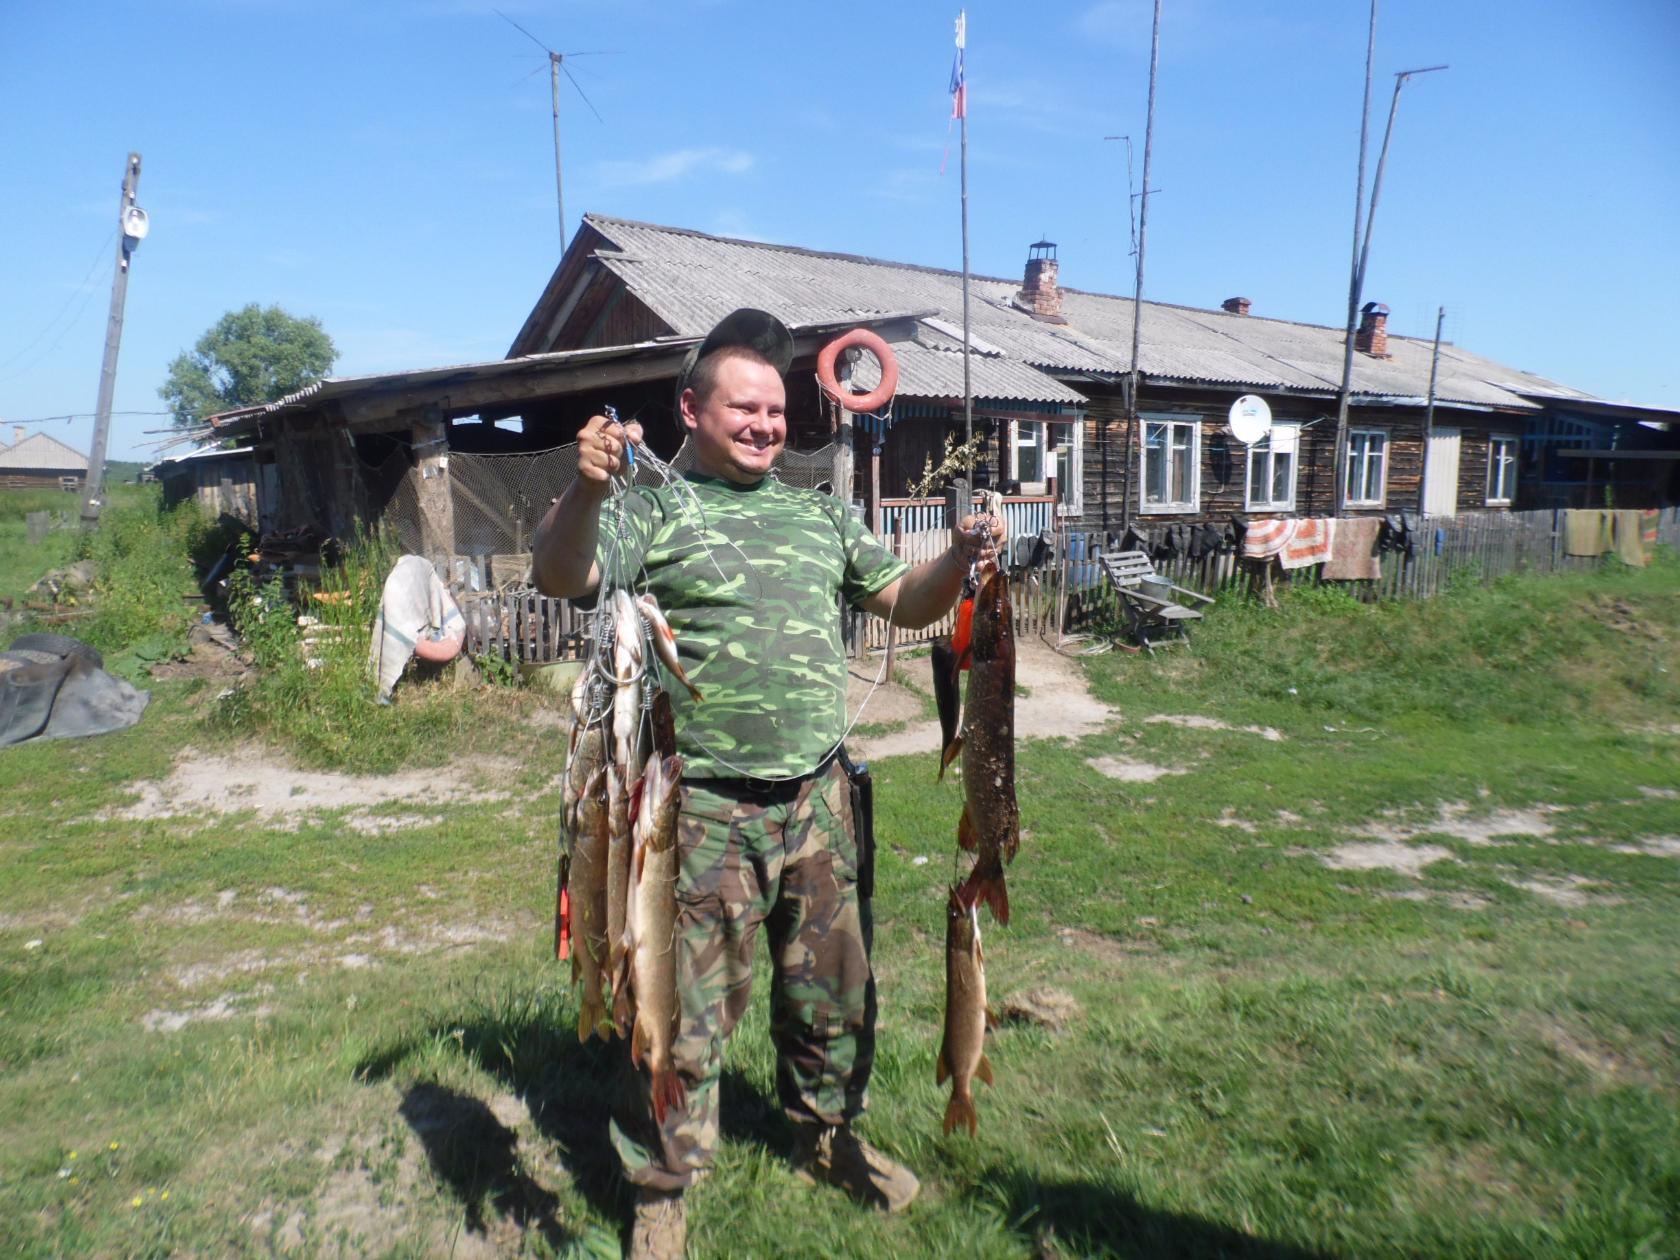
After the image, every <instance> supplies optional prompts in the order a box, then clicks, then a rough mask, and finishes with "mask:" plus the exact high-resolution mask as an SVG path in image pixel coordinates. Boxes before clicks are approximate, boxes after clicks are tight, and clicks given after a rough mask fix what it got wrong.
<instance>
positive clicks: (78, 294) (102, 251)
mask: <svg viewBox="0 0 1680 1260" xmlns="http://www.w3.org/2000/svg"><path fill="white" fill-rule="evenodd" d="M115 237H116V229H114V228H113V229H112V230H111V231H110V232H109V233H107V234H106V236H105V239H104V240H102V241H100V242H99V252H98V253H96V254H95V255H94V256H93V261H92V262H91V263H89V264H88V269H87V272H86V274H85V275H83V276H82V279H81V282H80V283H79V284H77V285H76V287H75V288H74V289H72V290H71V291H70V294H69V296H67V297H66V298H65V299H64V305H63V306H61V307H59V308H58V313H57V314H55V315H54V316H53V317H52V318H51V319H49V320H48V321H47V322H46V323H44V324H42V325H41V331H40V332H38V333H36V334H35V340H33V341H31V342H30V343H29V344H28V345H26V346H24V347H23V349H21V350H19V351H17V352H16V353H15V354H13V355H12V357H11V358H9V359H6V360H4V361H0V368H6V367H11V365H12V364H14V363H16V362H17V361H18V360H19V359H21V358H23V356H24V355H26V354H28V353H29V352H30V351H31V350H33V349H34V348H35V347H36V346H38V345H40V344H41V340H42V338H44V337H45V336H46V335H47V334H48V333H49V332H51V331H52V328H53V325H54V324H56V323H58V321H59V320H60V319H62V318H63V316H64V312H65V311H67V310H69V309H70V304H71V303H72V302H74V301H75V300H76V299H77V298H81V299H82V304H81V306H79V307H78V308H77V309H76V314H75V315H74V316H73V317H72V318H71V320H70V322H69V323H68V324H66V325H65V326H64V327H63V328H62V329H60V330H59V334H58V339H57V340H55V341H54V342H53V343H52V345H51V346H49V347H47V350H46V351H45V353H46V354H51V353H52V352H53V351H54V350H56V349H58V343H59V341H62V340H63V339H64V334H65V333H66V332H68V331H69V330H70V329H71V328H73V327H75V325H76V321H77V320H78V319H80V318H81V314H82V311H84V310H86V309H87V301H88V295H89V294H90V293H92V292H93V289H91V288H89V287H88V286H89V282H90V281H92V279H93V273H94V271H95V269H97V268H98V266H99V264H100V263H102V262H104V261H105V255H106V252H107V251H108V250H109V249H110V248H111V242H112V240H114V239H115ZM39 357H40V356H37V358H39ZM35 363H36V359H31V360H30V361H29V362H28V363H26V364H24V365H23V366H22V367H21V368H19V369H18V370H17V371H16V372H14V373H12V374H11V375H10V376H7V377H6V378H5V379H6V380H8V381H9V380H13V379H15V378H16V377H19V376H22V375H23V374H24V373H25V372H27V371H28V370H29V369H30V368H32V367H34V366H35Z"/></svg>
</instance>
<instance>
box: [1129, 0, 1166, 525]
mask: <svg viewBox="0 0 1680 1260" xmlns="http://www.w3.org/2000/svg"><path fill="white" fill-rule="evenodd" d="M1160 69H1161V0H1155V23H1154V27H1153V31H1152V33H1151V35H1150V37H1149V113H1148V115H1147V116H1146V118H1145V121H1144V124H1143V186H1142V188H1141V189H1139V191H1138V234H1137V270H1136V272H1134V273H1133V281H1132V371H1131V383H1130V384H1129V386H1128V387H1127V389H1126V420H1127V425H1126V473H1125V481H1124V483H1123V484H1122V486H1121V488H1120V519H1121V521H1122V522H1123V523H1124V524H1126V525H1130V524H1131V523H1132V449H1133V448H1134V447H1136V446H1138V445H1140V444H1141V441H1142V435H1141V434H1140V432H1139V431H1138V349H1139V345H1140V342H1141V340H1142V335H1143V249H1144V245H1145V243H1146V242H1147V241H1148V239H1149V194H1150V193H1152V192H1154V191H1156V190H1155V189H1153V188H1151V187H1150V186H1149V165H1150V158H1151V157H1153V156H1154V153H1155V81H1156V78H1157V77H1158V75H1159V73H1160Z"/></svg>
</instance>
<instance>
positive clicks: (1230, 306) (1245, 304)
mask: <svg viewBox="0 0 1680 1260" xmlns="http://www.w3.org/2000/svg"><path fill="white" fill-rule="evenodd" d="M1252 305H1253V303H1252V302H1250V301H1249V300H1248V299H1247V298H1226V299H1225V300H1224V301H1223V302H1221V303H1220V304H1219V309H1220V310H1223V311H1230V312H1231V314H1233V315H1247V314H1248V308H1249V307H1250V306H1252Z"/></svg>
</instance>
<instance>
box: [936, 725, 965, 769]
mask: <svg viewBox="0 0 1680 1260" xmlns="http://www.w3.org/2000/svg"><path fill="white" fill-rule="evenodd" d="M962 746H963V737H962V736H961V735H958V736H957V737H956V738H955V739H953V740H952V741H951V745H950V747H949V748H947V749H946V750H945V755H944V756H942V757H941V758H940V759H939V777H940V778H941V779H943V778H944V777H945V768H946V767H947V766H949V765H950V764H951V763H952V762H953V761H955V760H956V759H957V758H958V757H960V756H961V755H962Z"/></svg>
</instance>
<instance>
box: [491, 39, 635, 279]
mask: <svg viewBox="0 0 1680 1260" xmlns="http://www.w3.org/2000/svg"><path fill="white" fill-rule="evenodd" d="M491 12H493V13H494V14H495V15H496V16H497V17H499V18H501V19H502V21H504V22H506V23H507V24H508V25H509V26H511V27H513V29H514V30H516V31H518V32H519V33H520V34H521V35H523V36H524V37H525V38H526V39H528V40H530V41H531V42H532V43H533V44H535V45H536V46H537V47H538V48H540V49H542V50H543V52H544V53H545V54H546V55H547V56H548V81H549V95H550V97H551V99H552V101H553V106H554V201H555V205H556V207H557V208H558V210H559V214H560V253H561V254H562V255H564V254H565V252H566V193H565V186H564V184H563V183H562V182H561V178H560V76H561V75H562V74H563V75H565V76H566V77H567V78H568V79H570V80H571V81H572V86H573V87H575V88H576V89H577V94H578V95H579V96H581V97H582V98H583V103H584V104H585V105H587V106H589V112H590V113H592V114H594V115H595V120H596V121H597V122H600V123H605V122H606V119H604V118H602V117H601V111H600V110H598V109H596V108H595V102H594V101H592V100H590V99H589V94H588V93H587V92H585V91H584V90H583V84H581V83H579V82H578V81H577V76H576V75H574V74H573V73H572V72H571V71H570V70H568V69H567V68H566V59H567V58H568V57H611V56H616V55H618V53H619V52H620V51H621V50H620V49H616V48H612V49H595V50H592V51H589V52H569V53H562V52H555V51H554V50H553V49H552V48H550V47H549V46H548V45H547V44H545V43H543V42H542V40H540V39H538V38H537V37H536V36H535V35H533V34H531V32H530V31H528V30H526V29H525V28H524V27H523V26H521V25H519V23H518V22H515V21H514V20H513V19H512V18H510V17H509V16H508V15H507V14H505V13H503V12H502V11H501V10H500V9H492V10H491ZM540 69H542V67H541V66H538V67H537V70H540ZM536 72H537V71H536V70H533V71H531V73H532V74H535V73H536ZM527 77H529V76H527Z"/></svg>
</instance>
